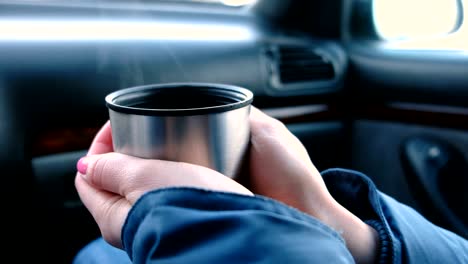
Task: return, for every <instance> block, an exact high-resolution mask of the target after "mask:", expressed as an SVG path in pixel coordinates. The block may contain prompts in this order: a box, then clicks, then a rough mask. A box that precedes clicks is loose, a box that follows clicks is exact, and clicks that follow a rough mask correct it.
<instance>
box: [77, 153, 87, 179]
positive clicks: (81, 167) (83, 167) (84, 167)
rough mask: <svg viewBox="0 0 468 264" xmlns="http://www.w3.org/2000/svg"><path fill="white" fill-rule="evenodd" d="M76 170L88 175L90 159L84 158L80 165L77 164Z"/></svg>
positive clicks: (79, 162) (79, 161)
mask: <svg viewBox="0 0 468 264" xmlns="http://www.w3.org/2000/svg"><path fill="white" fill-rule="evenodd" d="M76 169H77V170H78V172H79V173H81V174H83V175H86V170H87V169H88V159H87V158H86V157H82V158H81V159H80V160H78V163H76Z"/></svg>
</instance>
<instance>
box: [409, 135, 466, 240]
mask: <svg viewBox="0 0 468 264" xmlns="http://www.w3.org/2000/svg"><path fill="white" fill-rule="evenodd" d="M401 158H402V162H403V168H404V172H405V176H406V178H407V180H408V183H409V188H410V190H411V191H412V192H413V195H414V198H415V200H416V201H417V202H418V204H420V205H421V208H422V210H423V214H424V215H425V216H426V217H427V218H428V219H429V220H431V221H432V222H434V223H435V224H438V225H440V226H442V227H445V228H447V229H449V230H452V231H454V232H456V233H458V234H460V235H462V236H464V237H465V238H468V228H467V223H468V212H467V210H466V205H467V204H468V189H467V187H468V164H467V162H466V160H465V158H464V156H463V154H462V153H461V152H460V151H459V150H457V149H456V148H454V147H453V146H451V145H449V144H447V143H445V142H443V141H441V140H437V139H434V138H427V137H412V138H409V139H407V140H405V142H404V143H403V145H402V152H401Z"/></svg>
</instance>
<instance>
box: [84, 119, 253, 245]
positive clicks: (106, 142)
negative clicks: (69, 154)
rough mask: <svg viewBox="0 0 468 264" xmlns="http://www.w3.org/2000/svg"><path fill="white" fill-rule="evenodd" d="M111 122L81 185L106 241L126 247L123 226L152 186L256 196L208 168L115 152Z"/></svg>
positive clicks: (93, 150)
mask: <svg viewBox="0 0 468 264" xmlns="http://www.w3.org/2000/svg"><path fill="white" fill-rule="evenodd" d="M112 151H113V148H112V137H111V128H110V124H109V122H108V123H106V124H105V125H104V127H103V128H102V129H101V131H100V132H99V133H98V134H97V135H96V138H95V139H94V142H93V144H92V145H91V148H90V150H89V152H88V155H87V157H85V158H82V159H81V160H80V161H79V162H78V164H77V167H78V171H79V172H78V174H77V176H76V178H75V186H76V189H77V190H78V194H79V195H80V198H81V200H82V201H83V203H84V205H85V206H86V207H87V208H88V210H89V211H90V212H91V214H92V216H93V217H94V220H95V221H96V223H97V224H98V226H99V229H100V230H101V234H102V236H103V237H104V239H105V240H106V241H107V242H109V243H110V244H112V245H114V246H116V247H120V248H121V247H122V241H121V239H120V238H121V236H120V235H121V230H122V227H123V224H124V222H125V219H126V217H127V214H128V212H129V211H130V208H131V207H132V206H133V204H134V203H135V202H136V201H137V200H138V198H140V197H141V196H142V195H143V194H145V193H146V192H149V191H151V190H155V189H160V188H167V187H176V186H185V187H198V188H203V189H210V190H214V191H222V192H233V193H239V194H244V195H252V193H251V192H250V191H249V190H247V189H246V188H245V187H243V186H242V185H240V184H238V183H237V182H235V181H233V180H231V179H230V178H228V177H226V176H224V175H222V174H220V173H218V172H216V171H214V170H211V169H208V168H205V167H201V166H196V165H191V164H188V163H181V162H171V161H162V160H149V159H140V158H135V157H131V156H127V155H123V154H118V153H114V152H112Z"/></svg>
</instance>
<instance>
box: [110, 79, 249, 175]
mask: <svg viewBox="0 0 468 264" xmlns="http://www.w3.org/2000/svg"><path fill="white" fill-rule="evenodd" d="M252 100H253V94H252V92H250V91H249V90H247V89H245V88H241V87H237V86H232V85H224V84H209V83H170V84H158V85H147V86H138V87H132V88H127V89H123V90H119V91H116V92H113V93H111V94H109V95H108V96H106V104H107V107H108V109H109V116H110V121H111V127H112V139H113V144H114V150H115V151H116V152H119V153H123V154H127V155H132V156H136V157H141V158H149V159H163V160H170V161H179V162H187V163H192V164H197V165H201V166H205V167H208V168H211V169H214V170H216V171H219V172H220V173H222V174H224V175H226V176H228V177H231V178H235V177H236V176H237V175H238V173H239V170H240V169H241V166H242V163H243V159H244V156H245V154H246V151H247V149H248V145H249V141H250V126H249V113H250V105H251V103H252Z"/></svg>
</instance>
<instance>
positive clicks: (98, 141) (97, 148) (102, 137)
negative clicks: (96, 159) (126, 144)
mask: <svg viewBox="0 0 468 264" xmlns="http://www.w3.org/2000/svg"><path fill="white" fill-rule="evenodd" d="M112 151H114V148H113V146H112V130H111V126H110V121H107V122H106V123H105V124H104V126H102V128H101V129H100V130H99V132H98V133H97V134H96V136H95V137H94V140H93V143H92V144H91V147H90V148H89V151H88V155H95V154H103V153H108V152H112Z"/></svg>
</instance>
